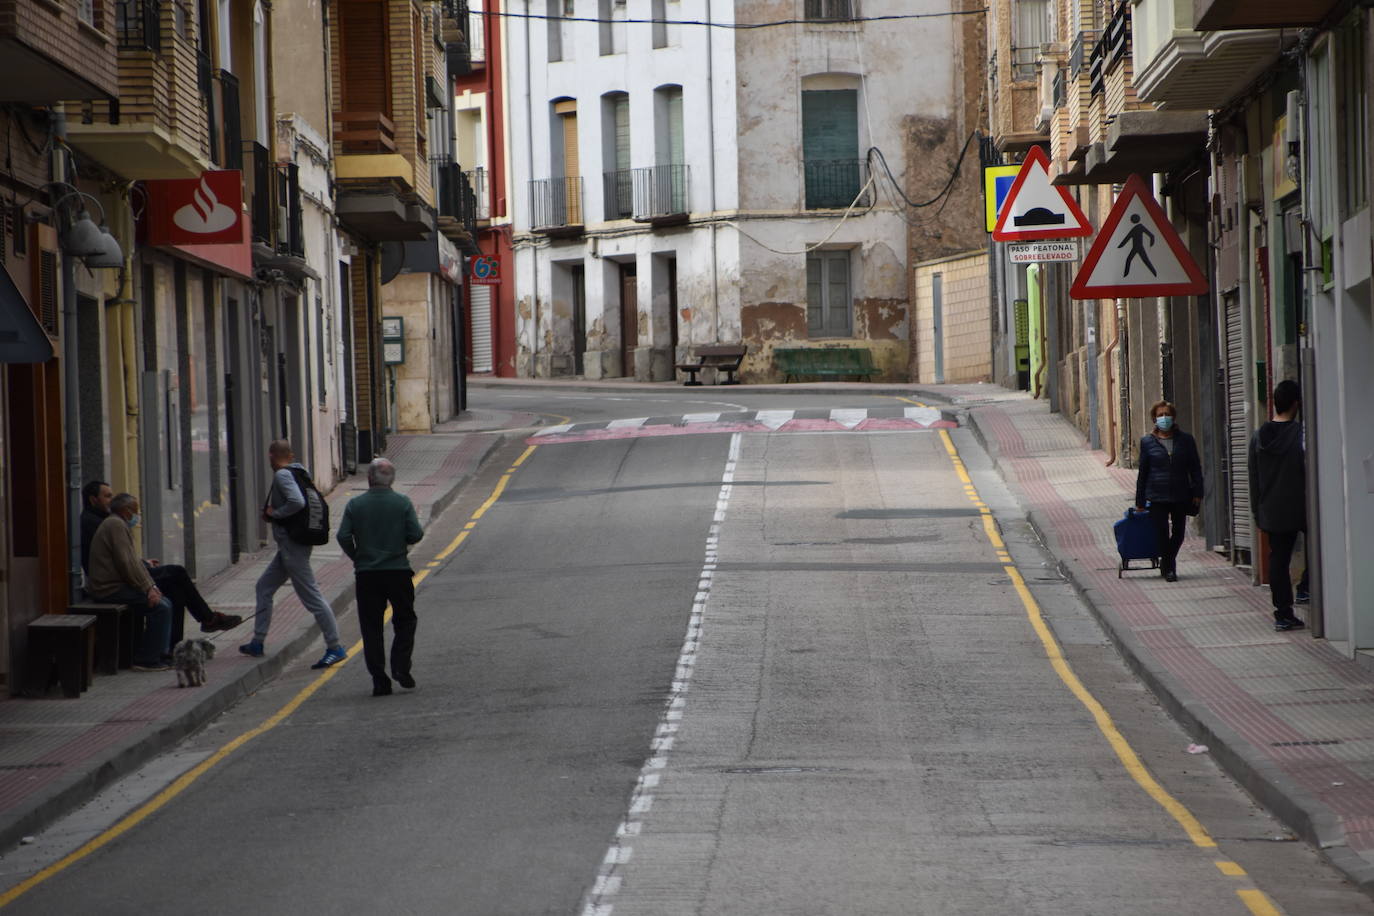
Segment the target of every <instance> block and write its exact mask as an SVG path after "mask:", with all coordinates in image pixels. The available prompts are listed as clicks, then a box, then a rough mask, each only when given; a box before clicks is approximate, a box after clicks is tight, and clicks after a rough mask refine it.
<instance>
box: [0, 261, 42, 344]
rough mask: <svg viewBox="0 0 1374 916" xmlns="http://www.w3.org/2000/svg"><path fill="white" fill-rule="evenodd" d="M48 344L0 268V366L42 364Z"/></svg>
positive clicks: (7, 272)
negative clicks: (6, 364)
mask: <svg viewBox="0 0 1374 916" xmlns="http://www.w3.org/2000/svg"><path fill="white" fill-rule="evenodd" d="M52 357H53V352H52V341H50V340H48V335H47V334H46V333H44V331H43V326H42V325H40V324H39V323H38V319H37V318H36V317H34V314H33V312H32V311H31V310H30V309H29V304H28V303H27V302H25V301H24V296H23V294H22V293H20V292H19V287H17V286H15V285H14V281H13V280H11V279H10V275H9V271H7V270H5V269H4V265H3V264H0V363H46V362H47V361H48V360H50V359H52Z"/></svg>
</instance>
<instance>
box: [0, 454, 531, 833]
mask: <svg viewBox="0 0 1374 916" xmlns="http://www.w3.org/2000/svg"><path fill="white" fill-rule="evenodd" d="M508 438H509V436H508V435H507V434H505V433H501V434H498V435H493V436H490V437H489V440H490V441H489V444H488V445H487V446H486V448H485V449H484V450H483V451H482V453H481V455H480V457H478V459H477V464H476V465H475V466H474V469H473V471H472V472H471V473H468V474H463V475H461V476H459V477H455V478H454V479H453V482H452V486H451V487H450V488H449V489H448V491H447V492H445V493H443V494H441V495H440V496H438V497H437V498H436V499H435V500H434V501H433V502H432V503H431V504H430V511H429V517H428V521H427V523H426V525H425V529H426V530H428V529H429V527H430V526H432V525H433V524H434V521H435V519H437V518H438V517H439V515H440V514H441V513H442V512H443V511H444V510H445V509H447V508H448V506H449V505H451V504H452V502H453V500H454V499H456V498H457V496H458V492H459V491H460V490H461V489H462V488H463V486H464V485H466V484H467V482H468V481H469V480H471V479H472V478H473V477H474V476H476V474H477V473H478V472H479V471H480V470H481V469H482V467H483V466H484V465H485V464H486V462H487V459H488V458H490V457H491V454H492V453H493V452H494V451H496V450H497V449H498V448H499V447H500V446H501V445H503V444H504V443H505V442H506V440H507V439H508ZM345 479H347V478H345ZM355 590H356V587H355V585H354V583H353V581H352V579H349V580H348V583H347V584H346V585H345V586H344V587H343V588H342V589H341V590H340V591H339V592H338V593H337V594H336V595H335V596H334V597H333V598H331V599H330V600H329V606H330V607H331V608H333V609H334V613H335V615H336V616H338V617H342V616H343V614H344V612H345V611H347V610H348V608H349V606H350V605H351V604H352V603H353V598H354V592H355ZM248 622H249V620H248V619H247V618H245V620H244V623H245V624H246V623H248ZM319 638H320V634H319V629H318V628H317V627H316V626H315V621H314V619H313V618H311V619H310V620H309V624H308V625H307V626H306V627H304V628H303V629H301V630H300V632H298V633H296V634H295V635H294V636H292V637H290V638H288V639H287V640H285V641H283V642H281V643H279V646H280V648H278V649H277V650H276V651H275V652H273V653H270V654H269V655H266V656H264V657H263V658H262V659H260V660H259V661H258V662H257V664H254V665H251V666H249V667H247V668H244V669H243V670H242V671H241V672H240V673H239V674H238V675H237V676H235V677H233V678H231V679H229V680H225V681H222V682H220V683H219V684H217V685H215V686H214V687H213V688H211V689H209V690H207V692H206V693H205V694H204V699H203V700H202V701H200V702H198V703H196V704H195V705H194V706H192V707H191V708H189V709H187V710H185V711H184V712H182V713H181V714H180V715H178V716H176V717H174V718H173V719H171V720H169V721H167V722H165V723H162V724H161V725H159V726H158V727H157V728H156V729H155V730H154V731H151V732H148V733H145V734H139V735H133V736H130V737H129V738H127V739H125V740H124V741H122V742H120V743H118V744H116V745H114V746H113V747H112V748H110V749H109V750H107V751H106V752H105V753H103V754H102V755H100V758H99V759H98V760H96V759H92V761H91V763H92V764H93V765H92V766H90V767H89V768H87V769H85V770H83V771H81V772H78V773H72V774H70V775H69V776H67V777H66V778H65V779H61V780H57V781H55V782H54V783H53V784H51V785H50V786H49V787H48V788H47V789H45V790H44V791H43V792H42V793H41V797H36V798H34V799H32V800H30V802H29V803H28V804H24V803H21V804H20V805H19V806H16V808H15V810H14V811H12V812H11V813H10V816H7V818H6V823H5V824H4V825H0V850H5V849H9V848H11V847H13V846H15V845H16V844H18V843H19V841H20V840H21V839H23V838H24V837H25V836H28V835H30V834H34V833H37V832H39V831H41V830H43V829H45V828H46V827H48V826H50V825H51V824H52V823H53V822H54V821H56V820H58V819H60V818H62V817H64V816H66V815H67V814H70V813H71V812H72V811H74V810H76V809H77V808H79V807H81V806H82V805H84V804H85V803H86V802H88V801H90V800H91V799H92V798H94V797H95V796H96V795H98V794H99V793H100V792H101V791H103V790H104V789H106V788H108V787H109V786H110V785H111V784H112V783H114V782H115V781H117V780H119V779H121V778H123V777H124V776H127V775H129V774H130V773H132V772H134V771H135V770H137V769H138V768H139V767H141V766H143V765H144V764H145V763H147V762H148V761H149V760H151V759H152V758H154V757H156V756H157V755H158V754H161V753H162V752H163V751H165V750H167V749H169V748H171V747H173V746H175V745H176V744H177V743H179V742H180V741H181V740H182V739H184V738H186V737H187V736H189V735H191V734H193V733H195V732H196V731H198V730H200V729H201V728H202V727H204V726H205V725H206V724H208V723H209V722H210V721H211V720H212V719H214V718H215V717H216V716H218V715H220V713H223V712H224V711H225V710H227V709H229V708H231V707H232V706H234V705H235V704H236V703H238V702H239V701H240V700H243V699H244V698H246V697H248V696H251V695H252V694H253V693H255V692H256V691H257V690H258V689H259V688H260V687H261V686H262V685H263V684H265V683H267V682H268V681H270V680H272V679H273V678H275V677H276V676H277V675H278V674H280V673H281V672H282V671H284V670H285V669H286V667H287V666H288V665H289V664H291V663H293V662H295V661H296V659H298V658H299V657H300V656H301V655H302V654H303V653H304V652H305V650H306V648H307V647H308V646H310V644H311V643H313V642H315V640H317V639H319ZM227 648H229V649H231V650H232V651H237V648H236V646H235V645H233V644H231V645H230V646H228V647H227ZM207 686H208V685H207ZM202 689H203V688H202Z"/></svg>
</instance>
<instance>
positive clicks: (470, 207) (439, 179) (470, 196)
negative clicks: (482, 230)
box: [431, 156, 477, 235]
mask: <svg viewBox="0 0 1374 916" xmlns="http://www.w3.org/2000/svg"><path fill="white" fill-rule="evenodd" d="M431 161H432V162H434V163H435V177H436V181H435V183H434V193H435V197H436V204H437V208H438V211H439V216H440V217H448V218H450V219H454V220H457V221H458V223H459V224H460V225H462V227H463V229H464V230H466V231H467V233H468V234H469V235H472V234H473V233H475V232H476V231H477V193H476V191H475V190H474V189H473V187H472V182H471V181H470V180H469V179H468V173H467V172H464V171H463V170H462V167H461V166H459V165H458V163H456V162H454V161H453V157H452V156H436V157H434V159H433V160H431Z"/></svg>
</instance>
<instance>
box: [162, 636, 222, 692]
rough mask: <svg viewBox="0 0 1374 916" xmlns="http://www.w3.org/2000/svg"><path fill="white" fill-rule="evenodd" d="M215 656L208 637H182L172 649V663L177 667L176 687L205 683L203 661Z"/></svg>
mask: <svg viewBox="0 0 1374 916" xmlns="http://www.w3.org/2000/svg"><path fill="white" fill-rule="evenodd" d="M214 657H215V644H214V643H212V642H210V640H208V639H183V640H182V641H181V642H179V643H177V644H176V646H175V647H174V648H173V649H172V665H173V667H175V668H176V669H177V686H178V687H201V686H204V684H205V663H206V662H207V661H209V660H210V659H212V658H214Z"/></svg>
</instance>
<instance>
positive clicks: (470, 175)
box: [463, 169, 491, 224]
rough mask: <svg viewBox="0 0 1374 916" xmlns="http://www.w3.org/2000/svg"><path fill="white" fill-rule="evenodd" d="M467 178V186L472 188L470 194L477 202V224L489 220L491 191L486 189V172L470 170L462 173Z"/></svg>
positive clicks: (483, 170)
mask: <svg viewBox="0 0 1374 916" xmlns="http://www.w3.org/2000/svg"><path fill="white" fill-rule="evenodd" d="M463 174H464V175H466V176H467V179H468V184H469V185H470V186H471V187H472V193H473V194H474V195H475V196H476V200H477V222H478V223H479V224H481V223H485V222H489V221H490V220H491V189H490V188H488V187H487V170H486V169H472V170H471V171H468V172H464V173H463Z"/></svg>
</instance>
